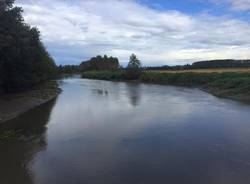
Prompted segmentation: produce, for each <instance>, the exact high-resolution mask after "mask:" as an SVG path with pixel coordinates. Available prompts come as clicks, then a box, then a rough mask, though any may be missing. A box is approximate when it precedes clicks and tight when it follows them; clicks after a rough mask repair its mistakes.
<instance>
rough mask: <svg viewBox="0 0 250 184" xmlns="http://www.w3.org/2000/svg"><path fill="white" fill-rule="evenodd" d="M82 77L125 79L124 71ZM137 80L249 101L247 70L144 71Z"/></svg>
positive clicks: (249, 78) (90, 73)
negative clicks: (196, 89) (193, 88)
mask: <svg viewBox="0 0 250 184" xmlns="http://www.w3.org/2000/svg"><path fill="white" fill-rule="evenodd" d="M82 77H83V78H89V79H99V80H114V81H127V79H126V75H125V72H124V71H114V72H113V71H98V72H97V71H92V72H85V73H84V74H83V75H82ZM137 81H138V82H144V83H154V84H164V85H178V86H187V87H198V88H200V89H201V90H204V91H207V92H209V93H211V94H213V95H215V96H218V97H222V98H230V99H233V100H239V101H244V102H250V73H249V72H211V73H207V72H205V73H202V72H188V71H186V72H176V73H174V72H171V73H168V72H157V71H153V72H144V73H142V74H141V76H140V78H139V79H138V80H137Z"/></svg>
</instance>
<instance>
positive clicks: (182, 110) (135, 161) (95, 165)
mask: <svg viewBox="0 0 250 184" xmlns="http://www.w3.org/2000/svg"><path fill="white" fill-rule="evenodd" d="M60 85H61V88H62V89H63V92H62V93H61V94H60V95H59V96H58V98H57V99H55V100H54V101H52V102H49V103H47V104H44V105H42V106H41V107H38V108H36V109H34V110H32V111H30V112H27V113H25V114H24V115H22V116H20V117H19V118H17V119H15V120H13V121H11V122H10V123H9V124H8V126H15V127H17V128H18V129H22V130H23V135H22V136H21V138H20V139H18V140H4V141H3V140H2V141H0V183H1V184H31V183H35V184H167V183H169V184H249V183H250V105H246V104H242V103H239V102H233V101H230V100H226V99H219V98H216V97H214V96H212V95H210V94H208V93H206V92H203V91H200V90H199V89H192V88H182V87H172V86H161V85H150V84H136V83H125V82H109V81H97V80H88V79H79V78H68V79H64V80H61V81H60Z"/></svg>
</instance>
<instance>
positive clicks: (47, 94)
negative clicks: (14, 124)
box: [0, 81, 61, 124]
mask: <svg viewBox="0 0 250 184" xmlns="http://www.w3.org/2000/svg"><path fill="white" fill-rule="evenodd" d="M60 92H61V89H60V88H59V85H58V83H57V82H56V81H49V82H46V83H44V84H41V85H39V86H36V87H35V88H33V89H32V90H29V91H25V92H20V93H15V94H4V95H0V124H1V123H4V122H6V121H8V120H11V119H13V118H16V117H17V116H19V115H21V114H22V113H24V112H27V111H29V110H31V109H33V108H35V107H37V106H39V105H42V104H44V103H46V102H48V101H50V100H52V99H54V98H55V97H57V95H58V94H60Z"/></svg>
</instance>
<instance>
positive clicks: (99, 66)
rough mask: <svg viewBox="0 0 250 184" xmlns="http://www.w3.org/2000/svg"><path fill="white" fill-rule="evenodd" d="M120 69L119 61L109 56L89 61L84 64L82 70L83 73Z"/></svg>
mask: <svg viewBox="0 0 250 184" xmlns="http://www.w3.org/2000/svg"><path fill="white" fill-rule="evenodd" d="M118 68H119V60H118V58H115V57H108V56H107V55H104V57H102V56H96V57H93V58H91V59H90V60H89V61H85V62H82V63H81V64H80V69H81V70H82V71H91V70H117V69H118Z"/></svg>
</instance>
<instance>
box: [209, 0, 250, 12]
mask: <svg viewBox="0 0 250 184" xmlns="http://www.w3.org/2000/svg"><path fill="white" fill-rule="evenodd" d="M213 1H214V2H215V3H216V4H218V3H227V4H229V5H230V7H231V9H232V10H235V11H249V10H250V0H213Z"/></svg>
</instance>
